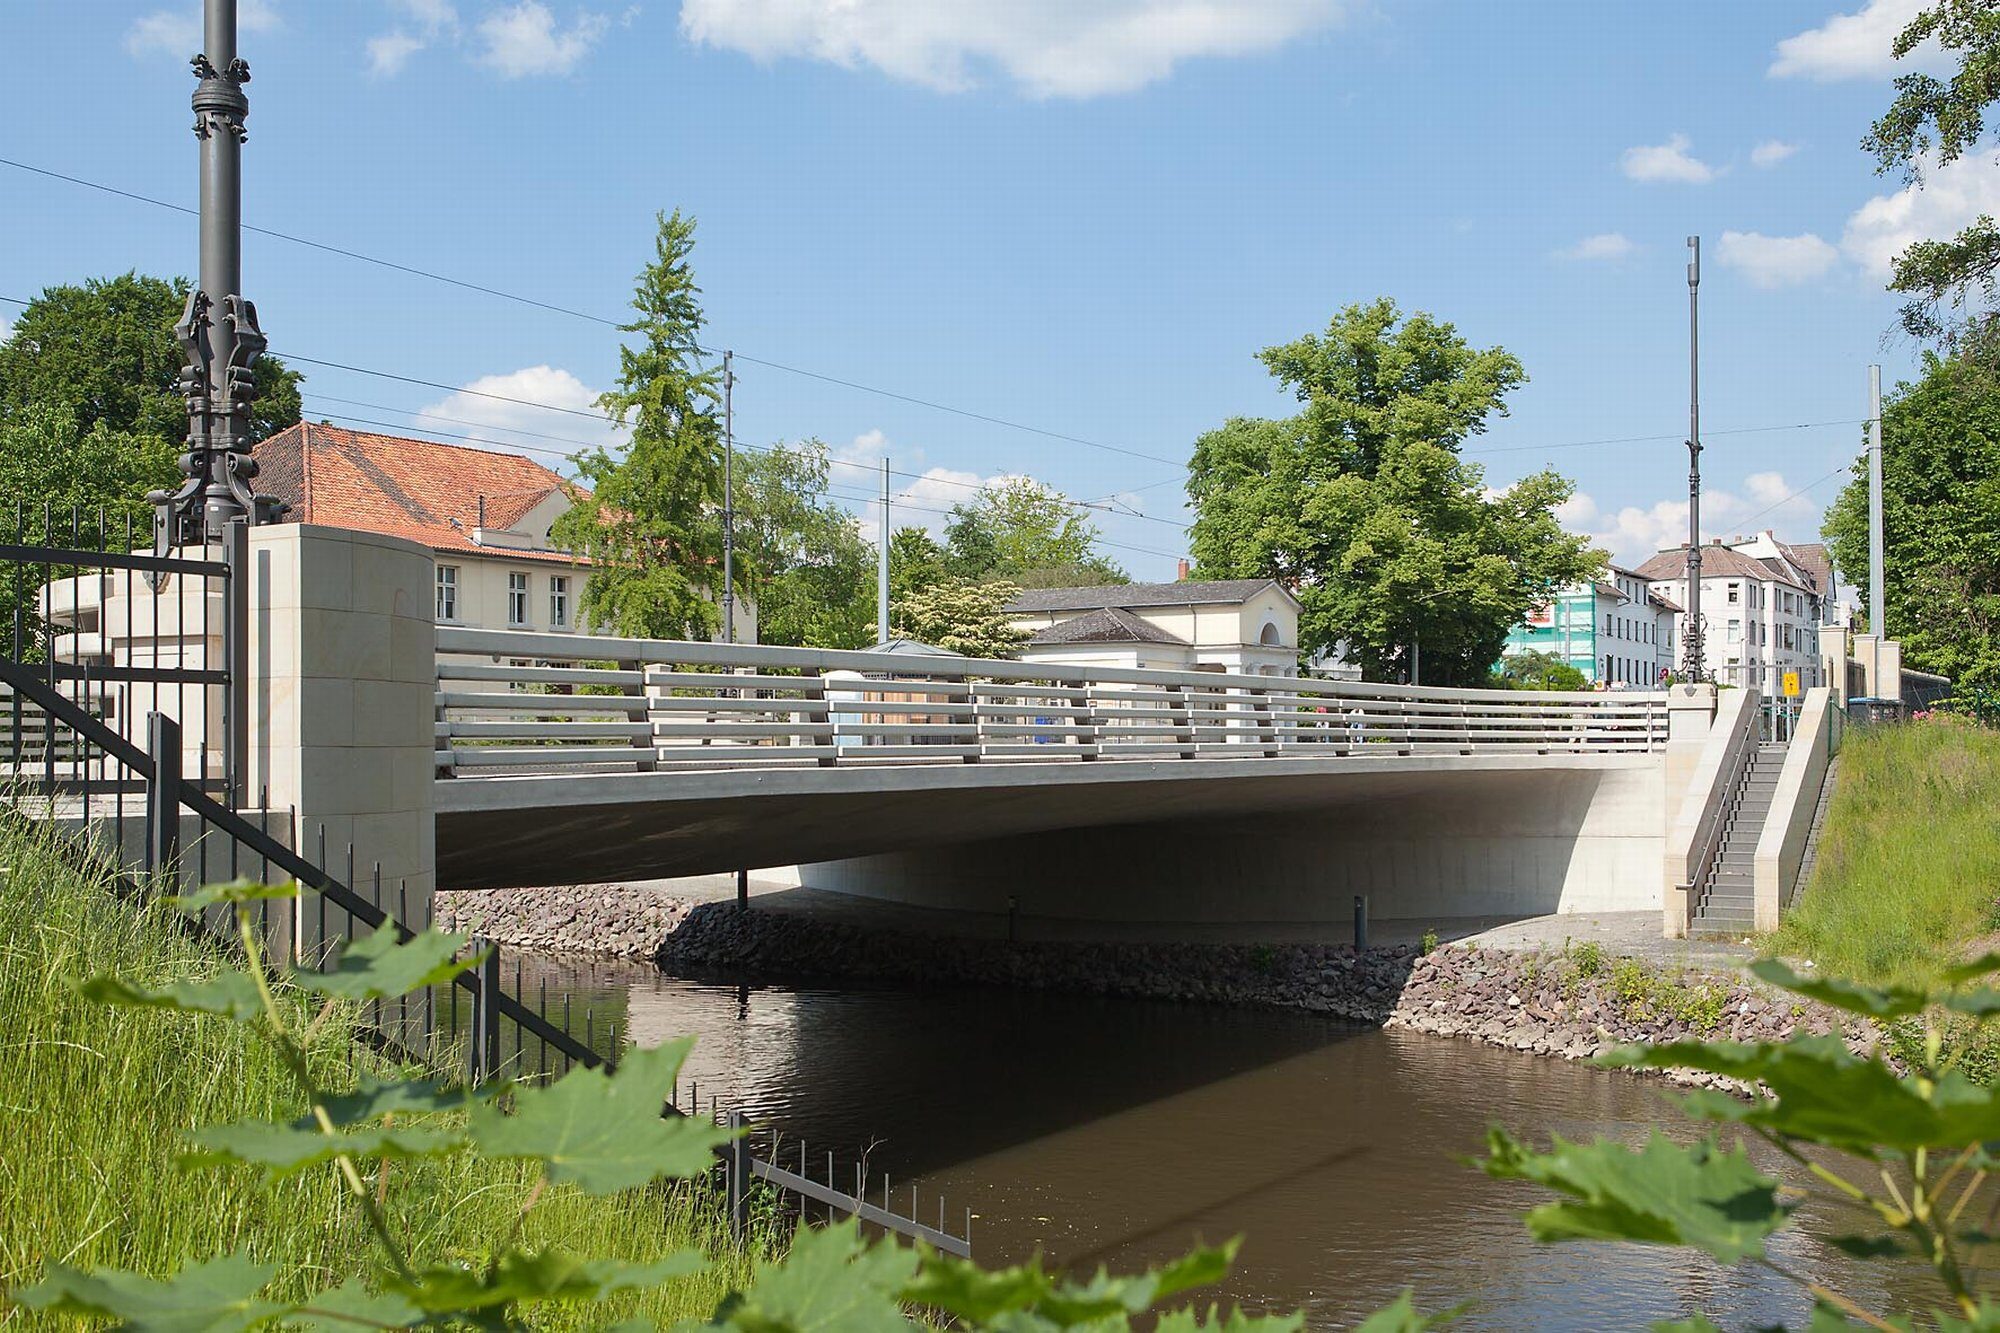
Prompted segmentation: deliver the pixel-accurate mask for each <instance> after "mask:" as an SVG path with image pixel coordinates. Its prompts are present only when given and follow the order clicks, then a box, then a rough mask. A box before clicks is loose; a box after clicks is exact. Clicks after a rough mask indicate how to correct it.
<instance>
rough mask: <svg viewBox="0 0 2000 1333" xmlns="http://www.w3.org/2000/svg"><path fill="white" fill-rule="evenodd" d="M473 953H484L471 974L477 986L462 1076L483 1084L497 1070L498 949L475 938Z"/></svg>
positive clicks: (488, 941) (498, 1020)
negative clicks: (464, 1071)
mask: <svg viewBox="0 0 2000 1333" xmlns="http://www.w3.org/2000/svg"><path fill="white" fill-rule="evenodd" d="M471 943H472V950H473V952H474V953H475V954H477V953H484V954H485V957H484V958H482V959H480V962H479V966H478V967H477V968H476V969H474V971H473V974H472V975H473V978H474V980H475V981H476V982H477V983H478V984H477V987H476V989H474V991H473V993H472V1032H471V1034H470V1038H469V1040H468V1041H467V1042H466V1049H465V1056H466V1073H467V1074H468V1075H469V1076H470V1077H471V1080H472V1082H474V1083H484V1082H485V1081H486V1080H488V1079H490V1078H492V1077H493V1076H494V1075H495V1074H496V1073H498V1072H499V1068H500V1004H499V998H500V947H499V946H498V945H496V944H494V943H493V942H492V941H491V940H485V939H480V938H478V937H477V936H475V937H474V938H473V940H472V942H471Z"/></svg>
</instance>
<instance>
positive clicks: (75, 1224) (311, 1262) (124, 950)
mask: <svg viewBox="0 0 2000 1333" xmlns="http://www.w3.org/2000/svg"><path fill="white" fill-rule="evenodd" d="M0 867H4V870H0V1293H4V1292H6V1291H11V1290H13V1289H16V1288H18V1287H20V1286H22V1285H25V1284H26V1283H27V1282H30V1281H32V1280H34V1278H35V1277H37V1276H38V1275H39V1273H40V1271H41V1268H42V1265H43V1262H44V1261H45V1260H46V1259H60V1260H64V1261H67V1262H69V1263H72V1264H82V1265H86V1266H97V1265H106V1266H114V1267H121V1268H132V1269H137V1270H139V1271H142V1272H146V1273H151V1274H156V1275H164V1274H166V1273H168V1272H169V1271H171V1270H173V1269H174V1268H176V1267H179V1266H180V1265H182V1264H185V1263H187V1262H190V1261H195V1260H200V1259H207V1258H212V1257H214V1256H216V1255H219V1254H223V1253H227V1252H229V1251H232V1250H235V1249H238V1248H242V1247H247V1248H248V1250H249V1251H250V1253H251V1255H252V1256H253V1257H254V1258H257V1259H260V1260H262V1261H265V1262H269V1263H274V1264H277V1265H278V1266H279V1267H280V1270H281V1272H282V1273H283V1274H284V1276H283V1277H282V1278H281V1279H280V1281H281V1283H282V1284H283V1285H284V1287H285V1289H286V1291H287V1292H288V1293H291V1294H303V1293H304V1291H306V1290H308V1289H311V1288H316V1287H318V1286H320V1285H322V1284H330V1283H331V1281H333V1280H337V1278H338V1277H340V1276H345V1275H348V1274H352V1273H356V1272H360V1271H364V1269H367V1268H372V1266H373V1264H372V1261H373V1258H374V1253H373V1251H372V1248H371V1245H370V1241H369V1238H368V1235H367V1231H366V1228H365V1226H364V1224H363V1221H362V1217H361V1215H360V1213H359V1212H358V1211H357V1210H356V1209H355V1208H354V1207H353V1206H352V1205H351V1203H350V1202H349V1200H348V1199H347V1198H346V1196H344V1195H343V1193H342V1192H341V1190H340V1189H339V1188H338V1187H337V1182H336V1179H335V1176H334V1173H333V1171H332V1170H331V1169H312V1170H308V1171H305V1172H303V1173H301V1174H300V1175H298V1176H296V1177H294V1178H291V1179H288V1180H284V1181H279V1182H276V1183H270V1182H267V1181H266V1180H265V1178H264V1177H263V1176H262V1175H261V1174H259V1173H255V1172H251V1171H248V1170H243V1169H218V1168H200V1169H195V1170H187V1171H184V1170H182V1169H181V1168H180V1167H179V1166H178V1165H177V1162H176V1158H177V1156H178V1154H179V1153H180V1151H181V1150H182V1147H183V1135H184V1134H185V1133H186V1132H187V1131H189V1130H191V1129H194V1128H197V1127H199V1126H203V1125H211V1124H218V1123H226V1122H230V1121H236V1120H246V1119H260V1120H270V1119H279V1120H288V1119H291V1118H293V1117H294V1116H296V1115H298V1114H299V1113H300V1112H301V1110H302V1106H301V1105H300V1103H299V1100H298V1098H297V1096H296V1095H295V1094H294V1093H293V1091H292V1089H291V1086H290V1083H289V1081H288V1080H287V1079H286V1077H285V1075H284V1071H283V1070H282V1068H281V1067H280V1066H279V1063H278V1061H277V1059H276V1058H275V1056H273V1055H272V1053H271V1052H270V1050H269V1049H268V1048H267V1047H266V1046H265V1045H264V1044H263V1043H262V1042H261V1041H260V1040H259V1039H258V1038H257V1037H256V1036H255V1034H253V1033H252V1032H251V1031H250V1030H249V1029H247V1028H244V1027H241V1026H238V1025H236V1024H232V1023H229V1022H226V1021H223V1020H221V1019H210V1018H205V1017H197V1016H190V1015H183V1014H177V1013H168V1012H163V1011H158V1010H131V1009H108V1008H105V1007H102V1006H99V1005H96V1004H92V1003H89V1002H87V1001H85V1000H83V999H81V998H79V997H78V996H77V995H76V993H75V990H74V986H75V983H76V981H77V980H78V979H79V978H82V977H84V976H88V975H91V974H93V973H99V972H115V973H117V974H119V975H121V976H124V977H126V978H128V979H131V980H135V981H139V982H143V983H148V984H160V983H164V982H166V981H169V980H171V979H174V978H179V977H189V976H197V975H202V974H205V973H207V972H209V971H211V970H213V969H214V967H215V966H216V964H215V962H214V961H213V958H212V957H211V956H209V955H208V954H207V953H206V952H205V951H204V949H203V948H202V947H201V946H200V945H198V944H196V943H195V942H194V941H191V940H189V939H187V938H186V937H184V936H183V935H181V934H179V933H177V932H176V931H174V930H173V929H172V928H171V925H170V923H168V922H167V921H165V920H164V919H162V918H161V917H160V916H159V915H158V914H157V913H152V914H149V913H143V912H135V911H134V910H133V909H131V908H129V907H127V906H125V905H124V904H121V903H120V902H119V901H118V900H116V899H115V898H114V897H113V896H112V895H111V894H110V892H109V891H108V889H107V888H106V885H105V881H104V879H103V876H102V873H101V872H92V871H89V870H84V869H79V868H78V867H77V866H76V865H75V864H74V863H73V859H72V858H66V857H65V856H63V855H61V854H60V853H59V850H58V849H57V848H56V847H55V846H54V845H53V844H51V843H50V842H49V841H48V839H47V837H46V835H44V834H42V833H41V832H39V831H37V830H36V829H35V828H33V827H32V826H30V825H28V824H26V823H24V822H23V821H20V820H18V819H15V818H12V817H11V816H6V815H4V814H0ZM316 1056H317V1058H319V1059H322V1060H324V1061H325V1062H326V1065H327V1067H328V1068H329V1069H335V1068H338V1069H342V1070H344V1069H345V1068H346V1067H347V1060H348V1055H347V1050H346V1043H345V1039H344V1038H335V1039H334V1040H333V1041H330V1042H329V1043H328V1044H327V1045H326V1048H325V1049H323V1050H321V1051H318V1052H316ZM535 1170H536V1168H534V1167H533V1166H531V1165H528V1164H496V1163H485V1162H479V1161H474V1160H472V1159H469V1158H464V1157H459V1158H453V1159H445V1160H441V1161H435V1162H420V1163H414V1164H411V1165H409V1166H407V1167H402V1166H399V1167H398V1169H397V1179H396V1181H395V1187H394V1188H393V1189H391V1190H390V1193H389V1198H390V1202H391V1205H392V1208H393V1224H394V1228H395V1230H396V1231H397V1233H398V1234H399V1235H400V1236H403V1237H406V1238H407V1240H408V1244H409V1248H410V1250H411V1251H412V1252H413V1254H414V1255H415V1256H417V1257H418V1258H420V1259H425V1260H444V1259H454V1258H457V1259H464V1258H472V1259H476V1258H478V1257H480V1256H482V1255H483V1254H484V1253H485V1251H486V1249H487V1247H488V1246H489V1245H490V1244H495V1243H497V1242H498V1241H499V1240H500V1238H501V1237H502V1236H503V1235H504V1234H505V1232H506V1230H507V1228H508V1226H509V1225H510V1224H511V1223H512V1221H513V1219H514V1217H515V1215H516V1213H517V1212H518V1211H519V1208H520V1205H521V1203H522V1201H523V1200H524V1199H525V1198H526V1196H527V1194H528V1191H529V1189H530V1187H531V1185H532V1183H533V1178H534V1173H535ZM526 1233H527V1235H528V1237H529V1238H530V1239H531V1240H532V1241H534V1242H536V1243H539V1244H555V1245H561V1246H562V1247H563V1248H565V1249H568V1250H571V1251H573V1252H578V1253H582V1254H586V1255H592V1256H620V1257H627V1258H633V1259H644V1258H650V1257H654V1256H657V1255H660V1254H663V1253H666V1252H668V1251H671V1250H674V1249H679V1248H681V1247H683V1246H686V1245H698V1246H703V1247H705V1248H708V1249H709V1250H710V1251H711V1252H712V1253H715V1254H717V1255H719V1256H720V1257H719V1258H718V1259H717V1260H716V1262H715V1264H714V1265H713V1266H712V1270H711V1273H710V1275H708V1276H707V1277H704V1278H697V1279H694V1280H692V1281H690V1282H686V1283H680V1284H676V1287H675V1289H674V1290H673V1291H672V1292H670V1293H649V1294H648V1295H647V1296H646V1297H644V1298H643V1300H642V1299H641V1298H636V1297H635V1298H631V1300H630V1301H628V1304H630V1305H631V1312H632V1313H643V1314H645V1315H648V1316H652V1317H654V1318H656V1319H660V1320H673V1319H679V1318H683V1317H687V1316H693V1315H700V1316H706V1315H707V1314H708V1313H709V1312H710V1311H711V1310H712V1309H713V1308H714V1303H715V1301H716V1300H717V1299H719V1297H720V1296H721V1295H722V1294H724V1293H725V1292H726V1291H727V1290H728V1289H729V1286H730V1285H731V1284H732V1283H733V1282H737V1281H740V1280H741V1279H742V1278H743V1276H744V1275H745V1273H746V1271H747V1262H746V1261H745V1260H744V1259H743V1257H742V1256H741V1255H740V1254H737V1253H734V1252H732V1251H731V1250H730V1248H729V1246H728V1245H727V1243H726V1241H725V1240H724V1239H723V1236H722V1233H721V1231H720V1228H719V1218H718V1216H717V1210H716V1209H715V1208H714V1207H713V1206H712V1204H710V1203H709V1202H707V1201H706V1200H704V1199H700V1198H696V1197H694V1196H692V1195H690V1194H689V1193H688V1192H686V1191H680V1192H670V1191H665V1190H655V1191H647V1192H639V1193H634V1194H631V1195H627V1196H621V1197H617V1198H612V1199H602V1200H595V1199H588V1198H584V1197H582V1196H580V1195H575V1194H571V1193H567V1192H565V1191H561V1190H557V1191H551V1192H550V1194H549V1195H546V1196H544V1198H543V1199H542V1200H541V1202H540V1203H538V1204H537V1205H536V1206H535V1208H534V1210H533V1211H532V1212H531V1213H530V1214H529V1219H528V1225H527V1227H526ZM24 1317H25V1316H24V1312H19V1311H16V1312H15V1313H14V1314H13V1315H12V1317H11V1318H4V1317H0V1323H12V1324H15V1325H16V1326H19V1321H20V1320H22V1319H23V1318H24ZM545 1326H547V1327H550V1328H562V1327H566V1326H567V1325H566V1324H565V1323H564V1319H563V1314H562V1312H561V1311H560V1310H559V1309H551V1310H550V1311H549V1312H548V1319H547V1322H546V1325H545Z"/></svg>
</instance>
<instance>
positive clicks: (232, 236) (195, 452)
mask: <svg viewBox="0 0 2000 1333" xmlns="http://www.w3.org/2000/svg"><path fill="white" fill-rule="evenodd" d="M203 38H204V46H205V47H206V49H205V50H204V51H203V52H202V53H201V54H199V55H197V56H195V57H194V59H193V60H192V61H191V62H190V64H191V65H192V66H193V68H194V73H195V77H196V78H198V79H200V80H201V82H200V84H198V85H197V86H196V88H195V90H194V136H195V139H196V140H197V141H198V142H199V143H200V145H201V226H200V235H201V280H200V284H199V285H198V286H197V287H196V288H195V289H194V290H193V291H191V292H189V293H188V300H187V306H186V307H185V308H184V309H183V310H182V312H181V318H180V322H179V323H178V324H176V325H174V336H175V338H177V339H178V340H179V342H180V345H181V351H182V353H183V355H184V357H185V360H184V362H183V364H182V367H181V375H180V390H181V395H182V397H183V398H185V399H186V401H187V411H188V436H187V452H186V453H184V454H182V455H181V471H182V472H183V473H184V474H185V475H186V477H187V480H185V481H184V482H182V483H181V485H180V486H179V487H178V488H177V489H175V490H173V491H154V492H152V493H151V494H150V495H148V496H147V497H146V498H147V499H149V500H151V501H152V502H153V504H154V505H156V506H157V507H158V510H159V512H158V514H157V515H156V517H155V519H154V523H153V544H154V547H155V548H156V549H158V550H161V551H164V550H166V549H167V548H169V547H174V546H194V545H201V544H203V543H210V542H220V541H221V540H222V537H223V533H224V531H225V529H226V528H227V526H228V524H229V522H230V521H231V520H233V519H238V518H247V519H248V520H249V521H250V522H251V523H266V522H270V521H271V520H272V519H274V518H276V517H277V516H278V512H279V504H278V501H277V500H276V499H275V498H273V497H270V496H258V495H256V494H254V493H253V492H252V491H251V489H250V481H251V479H252V478H254V477H255V476H256V475H257V463H256V461H255V460H254V459H252V458H251V457H250V449H251V447H252V446H253V445H254V444H255V441H254V440H253V439H251V426H250V403H251V399H252V397H253V395H254V393H255V385H254V383H253V381H252V373H253V371H252V368H253V363H254V362H255V361H256V359H257V357H258V356H259V355H261V354H262V353H263V351H264V348H265V340H264V335H263V333H262V331H260V330H259V329H258V327H257V308H256V307H255V306H253V305H252V304H251V303H250V302H249V301H247V300H245V299H244V297H243V294H242V287H243V231H242V223H243V179H242V162H243V159H242V153H243V141H244V139H245V138H246V137H247V135H246V133H245V131H244V128H243V122H244V119H245V118H246V117H247V116H248V115H249V114H250V99H249V98H248V97H246V96H245V95H244V92H243V85H244V84H246V83H248V82H250V66H249V65H248V64H246V63H245V62H244V61H243V60H242V59H240V58H239V57H238V56H237V54H236V0H205V8H204V16H203Z"/></svg>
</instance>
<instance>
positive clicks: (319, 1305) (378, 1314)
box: [286, 1280, 427, 1333]
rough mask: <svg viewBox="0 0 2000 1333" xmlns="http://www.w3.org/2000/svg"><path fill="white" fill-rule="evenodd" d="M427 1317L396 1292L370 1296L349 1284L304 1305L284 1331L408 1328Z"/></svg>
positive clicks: (316, 1332)
mask: <svg viewBox="0 0 2000 1333" xmlns="http://www.w3.org/2000/svg"><path fill="white" fill-rule="evenodd" d="M426 1317H427V1316H426V1315H425V1313H424V1311H423V1309H422V1308H421V1307H420V1306H418V1305H417V1304H416V1302H414V1301H412V1300H410V1298H409V1297H407V1296H404V1295H402V1294H401V1293H399V1292H393V1291H382V1292H373V1291H370V1290H368V1288H366V1287H364V1286H362V1285H361V1283H360V1282H359V1281H355V1280H349V1281H347V1282H343V1283H341V1284H340V1285H339V1286H338V1287H335V1288H334V1289H333V1290H332V1291H325V1292H321V1293H320V1294H319V1295H317V1296H315V1297H313V1298H312V1299H311V1300H310V1301H307V1302H306V1303H305V1304H304V1305H303V1306H301V1307H299V1309H298V1310H297V1311H295V1312H294V1313H293V1315H292V1317H291V1318H290V1319H289V1320H288V1321H287V1322H286V1327H287V1328H294V1327H296V1328H301V1329H310V1330H312V1333H354V1330H355V1329H359V1328H410V1327H412V1326H414V1325H417V1324H421V1323H422V1322H423V1321H424V1319H425V1318H426Z"/></svg>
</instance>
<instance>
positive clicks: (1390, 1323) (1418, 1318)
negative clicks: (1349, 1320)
mask: <svg viewBox="0 0 2000 1333" xmlns="http://www.w3.org/2000/svg"><path fill="white" fill-rule="evenodd" d="M1464 1309H1465V1307H1464V1306H1462V1305H1461V1306H1458V1307H1457V1308H1456V1309H1451V1310H1446V1311H1444V1312H1443V1313H1441V1314H1434V1315H1427V1314H1425V1313H1423V1312H1422V1311H1420V1310H1419V1309H1417V1299H1416V1296H1415V1295H1414V1294H1413V1293H1412V1292H1411V1291H1410V1289H1409V1288H1408V1287H1405V1288H1403V1294H1402V1295H1400V1296H1398V1297H1397V1298H1396V1299H1395V1300H1393V1301H1391V1302H1389V1303H1388V1304H1387V1305H1385V1306H1383V1307H1382V1308H1381V1309H1379V1310H1377V1311H1376V1312H1375V1313H1374V1314H1371V1315H1369V1316H1368V1317H1367V1318H1366V1319H1364V1320H1362V1321H1361V1322H1360V1323H1358V1324H1356V1325H1355V1326H1354V1333H1425V1330H1427V1329H1433V1328H1443V1327H1444V1326H1445V1325H1446V1324H1449V1323H1451V1322H1452V1321H1453V1320H1455V1319H1457V1318H1458V1316H1459V1314H1460V1313H1461V1312H1463V1311H1464ZM1161 1327H1165V1325H1164V1324H1162V1325H1161Z"/></svg>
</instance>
